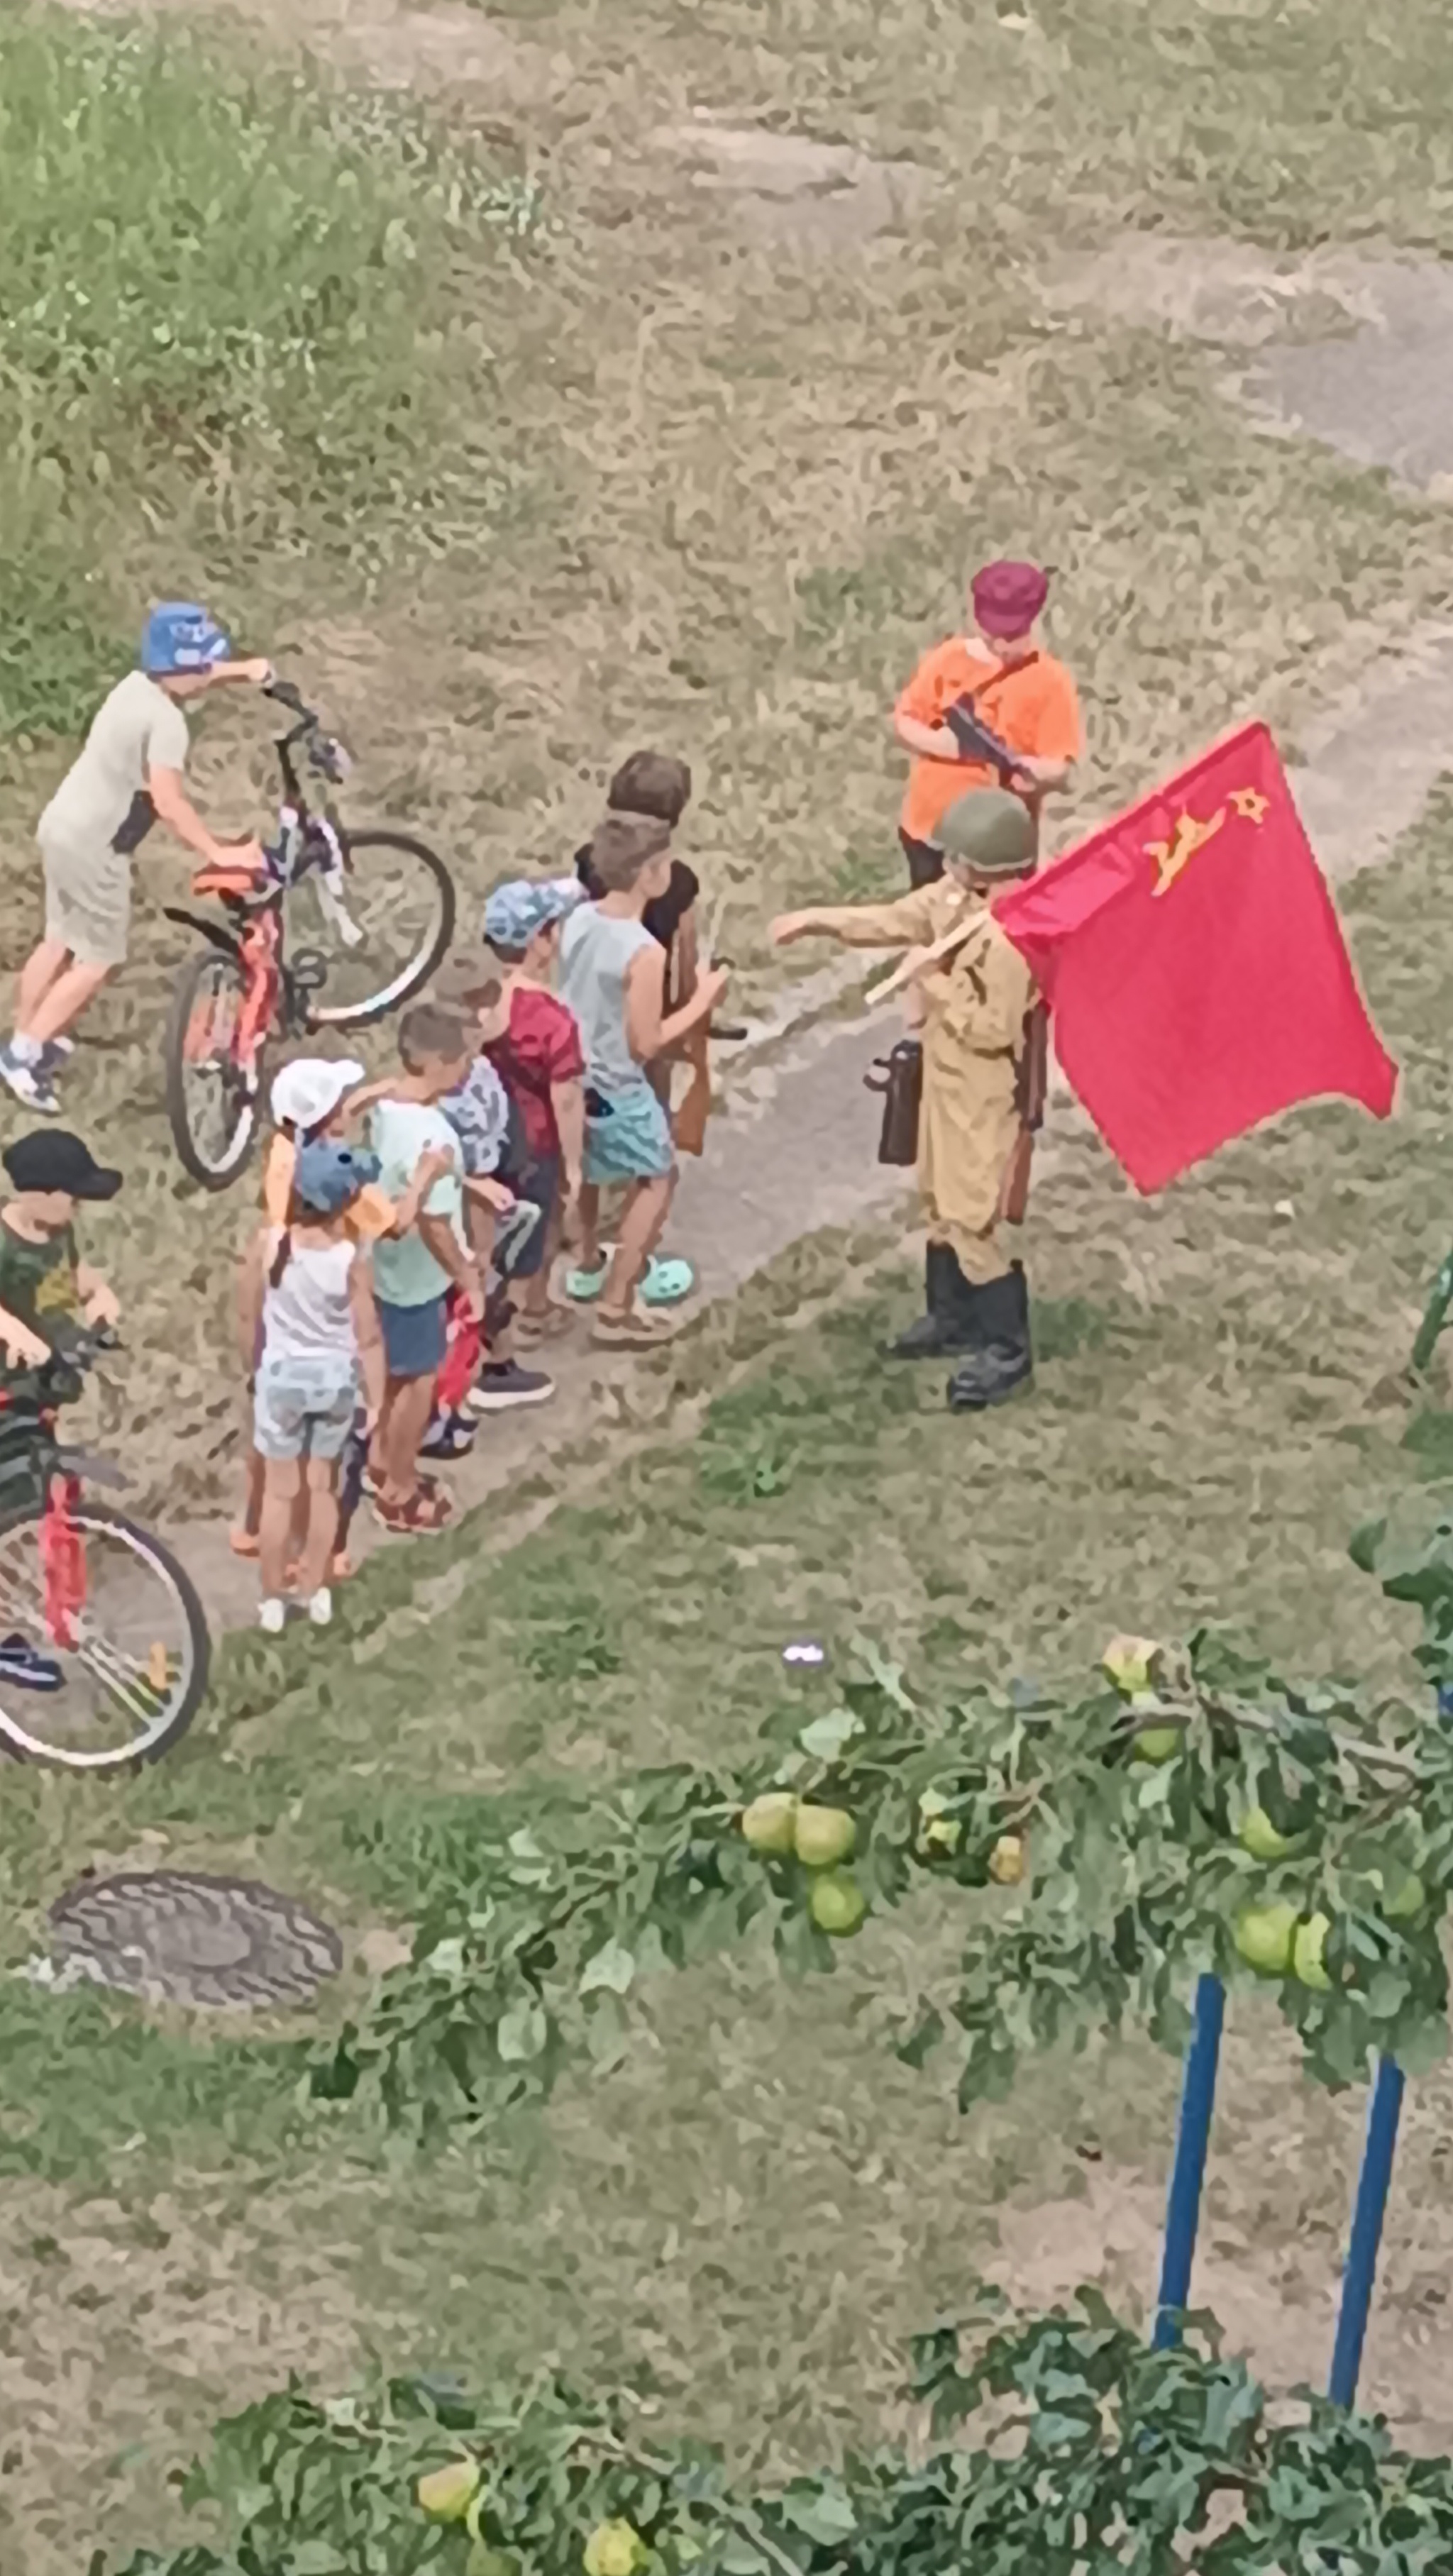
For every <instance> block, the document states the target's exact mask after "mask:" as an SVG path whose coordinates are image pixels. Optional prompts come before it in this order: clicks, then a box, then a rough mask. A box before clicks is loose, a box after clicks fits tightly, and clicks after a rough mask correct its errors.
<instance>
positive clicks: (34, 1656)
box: [0, 1635, 65, 1691]
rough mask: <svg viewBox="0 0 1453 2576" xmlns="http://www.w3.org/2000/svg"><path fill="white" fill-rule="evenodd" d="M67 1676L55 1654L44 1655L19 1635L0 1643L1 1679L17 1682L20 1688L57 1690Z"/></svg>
mask: <svg viewBox="0 0 1453 2576" xmlns="http://www.w3.org/2000/svg"><path fill="white" fill-rule="evenodd" d="M64 1680H65V1675H64V1673H63V1672H62V1671H61V1668H60V1665H59V1664H58V1663H57V1662H56V1659H55V1657H54V1655H43V1654H42V1653H41V1652H40V1650H39V1648H38V1647H36V1646H32V1645H30V1644H29V1643H28V1642H27V1640H26V1639H25V1638H24V1637H22V1636H19V1635H13V1636H9V1637H7V1638H5V1640H4V1641H3V1643H0V1681H7V1682H14V1683H15V1685H16V1687H17V1689H19V1690H38V1691H58V1690H59V1689H60V1688H61V1685H62V1683H63V1682H64Z"/></svg>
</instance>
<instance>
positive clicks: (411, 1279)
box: [369, 1100, 469, 1306]
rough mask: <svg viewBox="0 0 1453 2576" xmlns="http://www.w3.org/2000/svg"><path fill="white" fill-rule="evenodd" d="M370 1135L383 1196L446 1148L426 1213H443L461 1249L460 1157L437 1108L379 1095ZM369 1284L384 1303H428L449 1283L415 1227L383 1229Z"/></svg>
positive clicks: (396, 1194) (394, 1195)
mask: <svg viewBox="0 0 1453 2576" xmlns="http://www.w3.org/2000/svg"><path fill="white" fill-rule="evenodd" d="M369 1141H370V1143H371V1145H372V1147H373V1151H374V1152H375V1154H377V1156H378V1159H379V1163H380V1166H381V1169H380V1171H379V1176H378V1185H379V1188H380V1189H381V1190H383V1191H384V1193H385V1194H386V1196H387V1197H389V1198H391V1199H394V1200H398V1199H401V1198H402V1197H403V1194H404V1192H405V1190H406V1189H407V1188H408V1186H409V1183H410V1181H411V1180H412V1179H413V1177H414V1174H415V1172H416V1171H417V1170H418V1167H419V1164H420V1162H421V1160H422V1158H423V1156H424V1155H425V1154H429V1153H433V1152H434V1151H435V1150H436V1149H439V1148H443V1149H445V1150H447V1152H448V1154H449V1156H450V1159H451V1163H452V1165H453V1168H452V1170H450V1171H447V1172H444V1173H442V1174H441V1175H440V1178H439V1179H438V1180H437V1181H436V1182H435V1183H434V1186H433V1188H432V1189H431V1190H430V1192H429V1195H428V1197H427V1198H426V1199H425V1201H424V1208H425V1213H426V1214H427V1215H429V1216H443V1217H447V1218H448V1220H449V1222H450V1224H451V1226H452V1227H453V1229H454V1233H455V1235H456V1237H457V1238H458V1241H459V1244H460V1248H461V1250H464V1251H467V1250H468V1248H469V1247H468V1239H467V1237H466V1235H465V1232H464V1186H463V1172H464V1161H463V1157H462V1155H461V1153H460V1150H459V1139H458V1137H457V1136H456V1135H455V1133H454V1130H453V1128H452V1127H451V1126H450V1124H449V1121H448V1119H447V1118H446V1117H445V1115H444V1113H443V1111H442V1110H441V1109H435V1108H432V1107H430V1106H428V1105H427V1104H426V1103H425V1102H423V1101H418V1100H380V1101H379V1102H377V1104H376V1105H375V1107H374V1110H373V1113H372V1117H371V1120H370V1125H369ZM373 1284H374V1289H375V1291H376V1293H377V1295H378V1296H380V1297H381V1298H382V1299H383V1302H384V1304H385V1305H386V1306H427V1305H428V1304H429V1303H430V1302H431V1300H432V1299H433V1298H435V1297H442V1296H443V1295H444V1293H445V1291H446V1289H447V1288H448V1287H449V1285H450V1279H449V1273H448V1271H447V1270H444V1269H441V1268H440V1265H439V1263H438V1262H437V1261H436V1260H435V1258H434V1256H433V1254H432V1252H431V1251H430V1250H429V1247H428V1245H427V1244H426V1243H425V1242H424V1241H423V1240H422V1238H421V1237H420V1236H419V1235H418V1234H417V1233H416V1232H415V1231H414V1230H412V1229H411V1230H410V1231H409V1233H407V1234H404V1235H384V1236H382V1237H381V1238H380V1240H379V1241H378V1242H377V1243H376V1244H375V1245H374V1247H373Z"/></svg>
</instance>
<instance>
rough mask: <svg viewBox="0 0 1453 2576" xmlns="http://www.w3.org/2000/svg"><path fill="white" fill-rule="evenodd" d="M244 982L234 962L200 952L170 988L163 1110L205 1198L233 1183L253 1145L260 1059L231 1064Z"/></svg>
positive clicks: (217, 953)
mask: <svg viewBox="0 0 1453 2576" xmlns="http://www.w3.org/2000/svg"><path fill="white" fill-rule="evenodd" d="M245 991H246V978H245V976H244V974H243V970H242V968H241V966H240V965H239V964H238V962H237V959H236V958H235V957H227V956H224V955H223V953H222V951H221V950H220V949H218V948H205V949H203V951H202V953H201V955H200V956H198V957H189V958H188V960H187V963H186V965H185V966H184V967H183V968H182V970H181V973H180V974H179V975H178V977H177V980H176V983H175V985H174V986H173V988H172V1006H171V1013H170V1016H169V1018H168V1020H167V1032H166V1106H167V1116H168V1118H169V1119H170V1120H171V1130H172V1135H173V1138H174V1139H175V1142H176V1149H177V1152H178V1154H179V1155H180V1157H181V1159H182V1162H183V1163H184V1164H185V1166H186V1168H187V1170H188V1171H189V1172H190V1173H191V1176H192V1178H193V1180H194V1181H200V1182H201V1184H202V1187H203V1189H204V1190H225V1189H226V1188H227V1187H228V1184H229V1183H230V1182H232V1181H235V1180H236V1178H237V1175H238V1173H239V1172H240V1171H241V1170H242V1167H243V1165H244V1164H245V1162H246V1161H247V1158H248V1156H249V1154H250V1153H251V1151H252V1148H253V1144H254V1142H255V1140H256V1137H257V1114H258V1099H259V1095H260V1092H261V1089H262V1051H261V1049H260V1048H259V1049H258V1051H257V1053H256V1055H255V1056H254V1059H253V1061H252V1063H251V1064H250V1065H241V1064H239V1063H238V1062H237V1059H236V1055H235V1053H234V1040H235V1038H236V1034H237V1025H238V1020H239V1017H240V1014H241V1010H242V1002H243V995H244V993H245Z"/></svg>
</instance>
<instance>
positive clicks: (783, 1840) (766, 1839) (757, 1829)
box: [742, 1789, 797, 1856]
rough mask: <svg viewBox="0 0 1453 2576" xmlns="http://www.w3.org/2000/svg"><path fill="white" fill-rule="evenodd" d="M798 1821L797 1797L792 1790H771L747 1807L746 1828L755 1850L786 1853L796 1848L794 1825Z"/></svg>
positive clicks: (744, 1817) (743, 1820)
mask: <svg viewBox="0 0 1453 2576" xmlns="http://www.w3.org/2000/svg"><path fill="white" fill-rule="evenodd" d="M796 1822H797V1798H796V1795H795V1793H794V1791H792V1790H791V1789H769V1790H768V1792H767V1794H766V1796H765V1797H764V1798H754V1799H753V1800H752V1803H751V1805H750V1806H749V1807H747V1808H745V1809H744V1810H743V1814H742V1831H743V1833H744V1834H745V1835H746V1838H747V1840H748V1842H749V1843H750V1844H751V1847H752V1849H753V1851H754V1852H771V1853H776V1854H778V1855H779V1856H785V1854H786V1853H788V1852H790V1851H791V1849H792V1835H793V1828H794V1826H795V1825H796Z"/></svg>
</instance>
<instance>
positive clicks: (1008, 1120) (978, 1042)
mask: <svg viewBox="0 0 1453 2576" xmlns="http://www.w3.org/2000/svg"><path fill="white" fill-rule="evenodd" d="M935 838H936V841H937V843H938V845H939V847H940V848H941V849H942V851H943V856H944V873H943V876H942V877H941V878H940V879H939V880H938V881H937V882H936V883H933V884H929V885H924V886H921V887H919V888H917V889H916V890H915V891H914V892H913V893H912V894H906V895H902V896H900V897H899V899H898V900H897V902H895V903H869V904H851V905H845V906H842V907H839V908H835V909H831V910H816V911H811V912H791V913H784V914H783V915H782V916H781V917H780V919H778V920H777V921H774V922H773V924H772V937H773V939H774V941H775V942H776V944H777V945H778V946H779V947H786V946H788V945H789V944H790V943H791V942H792V941H793V940H797V939H809V938H813V937H824V938H830V939H838V940H841V941H842V942H843V944H844V945H845V946H846V947H850V948H898V947H902V948H905V949H907V950H909V951H910V952H914V951H917V952H920V955H919V957H918V961H917V963H916V966H915V970H914V974H913V985H914V989H915V991H916V993H917V995H918V997H919V1001H920V1005H921V1013H922V1036H923V1100H922V1107H921V1110H920V1114H919V1134H918V1186H919V1190H920V1193H921V1196H922V1199H923V1207H924V1216H925V1221H926V1223H927V1227H928V1253H927V1261H926V1278H925V1311H924V1313H923V1314H922V1315H921V1316H920V1318H919V1319H918V1321H917V1323H915V1324H912V1325H910V1327H909V1329H908V1330H907V1332H906V1333H903V1334H901V1335H900V1336H899V1338H898V1340H897V1341H896V1342H893V1343H891V1344H890V1345H889V1346H888V1347H889V1351H890V1353H891V1355H892V1356H893V1357H895V1358H899V1359H938V1358H942V1357H944V1356H947V1355H949V1354H952V1355H954V1356H956V1357H958V1358H959V1359H960V1361H961V1363H962V1364H961V1366H960V1367H959V1369H958V1370H957V1371H956V1373H955V1375H954V1377H953V1378H952V1380H951V1381H950V1385H949V1402H950V1404H951V1406H952V1407H953V1408H954V1410H955V1411H956V1412H959V1411H963V1412H978V1411H981V1410H982V1409H983V1408H984V1407H985V1406H986V1405H991V1404H1000V1403H1002V1402H1003V1401H1004V1399H1005V1398H1006V1397H1007V1396H1010V1395H1012V1394H1013V1393H1014V1391H1015V1389H1016V1388H1017V1387H1020V1386H1022V1385H1024V1384H1025V1382H1026V1381H1027V1379H1028V1378H1029V1376H1030V1373H1031V1369H1032V1360H1031V1354H1030V1340H1029V1300H1028V1292H1027V1289H1026V1286H1025V1278H1024V1271H1023V1268H1022V1266H1021V1265H1020V1263H1019V1262H1017V1261H1012V1260H1010V1258H1009V1257H1008V1253H1007V1250H1006V1247H1005V1242H1004V1229H1003V1209H1004V1204H1005V1196H1006V1188H1007V1185H1008V1182H1009V1178H1010V1173H1011V1168H1012V1166H1013V1164H1014V1161H1015V1158H1016V1154H1017V1151H1018V1148H1019V1144H1020V1137H1021V1132H1022V1128H1023V1124H1024V1120H1023V1100H1022V1074H1023V1069H1024V1064H1025V1056H1026V1050H1027V1048H1028V1046H1029V1043H1030V1036H1029V1026H1030V1019H1031V1013H1032V1009H1033V1005H1034V1000H1035V993H1034V983H1033V978H1032V977H1031V975H1030V971H1029V968H1028V967H1027V965H1026V964H1025V962H1024V959H1023V958H1022V957H1021V956H1020V954H1019V951H1018V949H1017V948H1015V947H1014V945H1013V943H1012V942H1011V941H1010V940H1009V939H1008V938H1007V937H1006V936H1005V934H1004V932H1003V931H1002V930H1001V929H1000V928H999V925H998V923H997V922H996V921H995V919H994V917H993V914H992V913H991V911H990V909H989V902H988V898H989V896H990V894H991V893H992V892H993V891H994V889H995V888H996V887H998V886H1000V885H1004V884H1007V883H1008V882H1009V881H1010V880H1011V879H1013V878H1015V877H1021V876H1026V875H1028V874H1030V873H1031V872H1032V870H1033V866H1034V843H1035V831H1034V823H1033V818H1032V817H1031V815H1030V814H1029V813H1028V812H1027V810H1026V808H1025V806H1024V804H1023V802H1022V800H1021V799H1020V798H1019V797H1018V796H1014V795H1011V794H1009V793H1008V792H1007V791H1004V790H1001V789H998V788H992V787H984V788H977V789H975V790H973V791H972V792H971V793H970V794H968V795H966V796H964V797H961V798H960V800H959V802H958V803H957V804H956V805H955V806H953V807H952V808H951V809H950V811H949V812H948V813H947V814H945V815H944V816H943V817H942V819H941V821H940V822H939V823H938V825H937V827H936V832H935ZM956 933H958V934H961V936H959V937H958V939H957V941H956V944H954V945H953V946H952V947H951V948H946V951H945V953H944V954H943V955H941V956H937V957H935V956H933V955H932V954H931V953H929V952H932V951H933V950H934V948H935V947H936V946H937V944H938V943H939V942H941V941H943V942H947V941H948V940H949V939H950V938H952V937H953V935H954V934H956Z"/></svg>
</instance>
